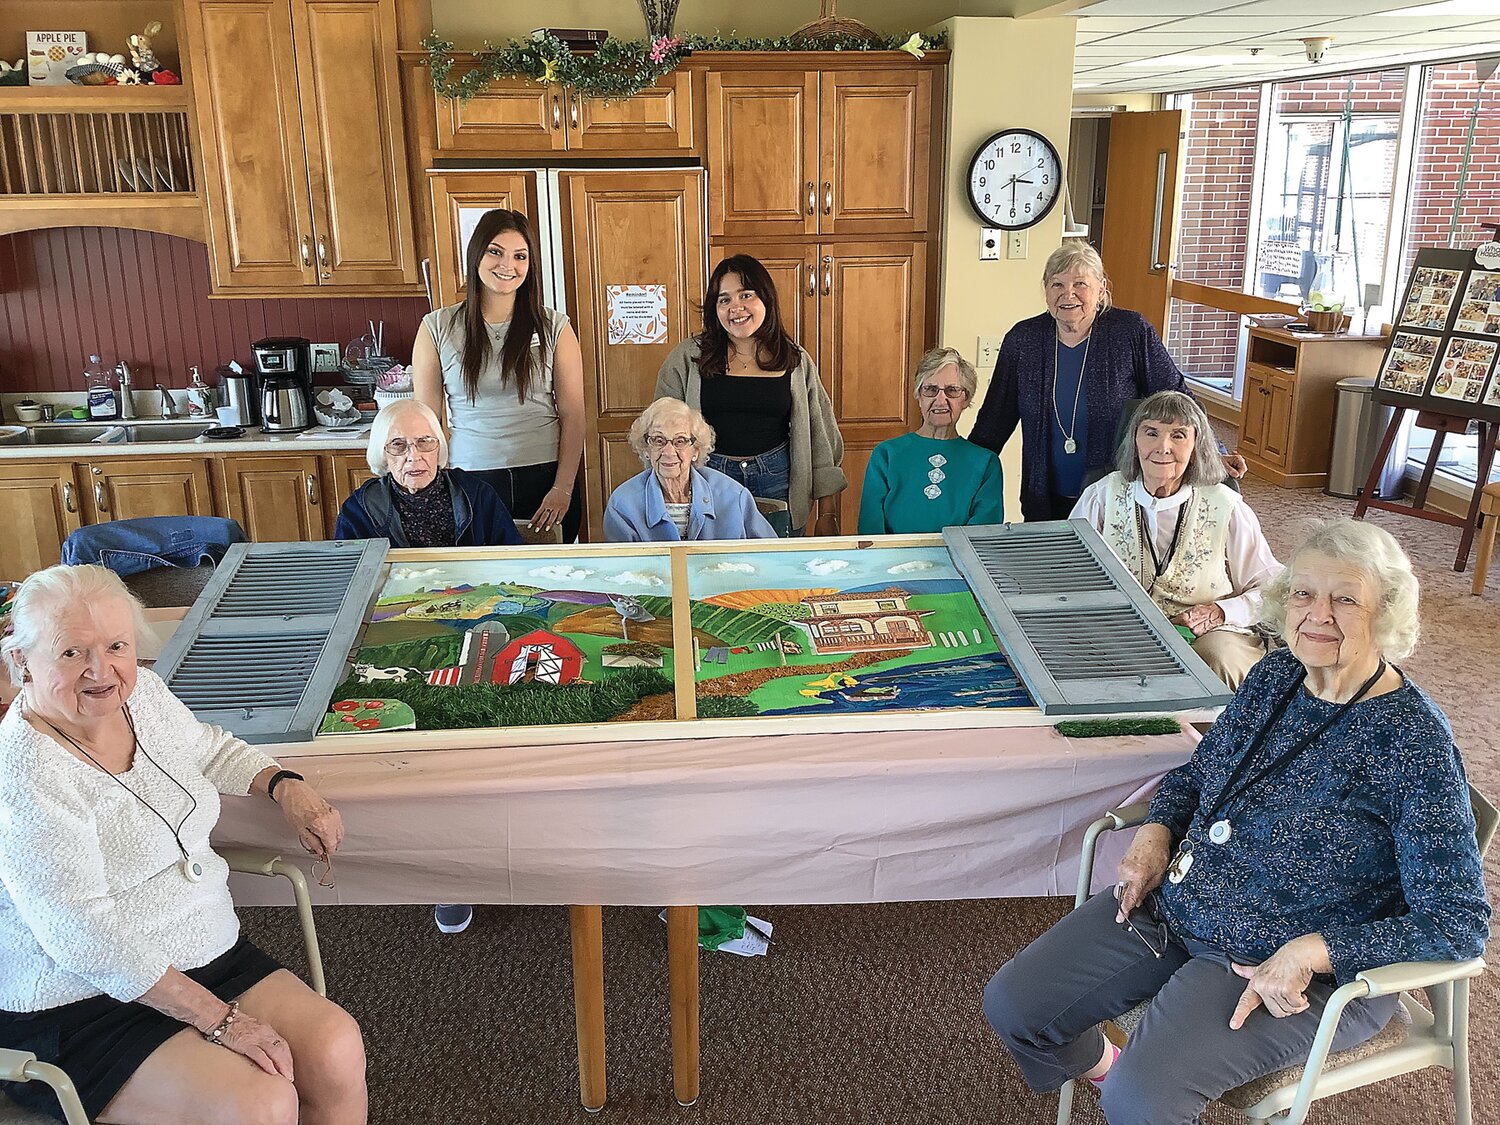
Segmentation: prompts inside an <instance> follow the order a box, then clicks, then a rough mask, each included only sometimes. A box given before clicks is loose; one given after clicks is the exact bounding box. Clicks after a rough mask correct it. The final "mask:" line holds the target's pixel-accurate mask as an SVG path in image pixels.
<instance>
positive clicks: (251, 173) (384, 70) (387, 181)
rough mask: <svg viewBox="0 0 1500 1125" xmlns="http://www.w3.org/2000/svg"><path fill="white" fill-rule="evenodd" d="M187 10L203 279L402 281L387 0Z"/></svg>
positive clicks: (264, 2) (229, 285)
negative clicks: (207, 271)
mask: <svg viewBox="0 0 1500 1125" xmlns="http://www.w3.org/2000/svg"><path fill="white" fill-rule="evenodd" d="M186 14H187V16H188V18H187V26H186V28H185V31H186V34H185V36H184V47H185V53H186V58H187V66H188V69H189V72H190V73H191V74H192V76H193V83H192V87H193V96H194V104H195V106H196V110H197V116H198V125H199V135H200V138H201V141H202V149H203V168H204V181H205V182H204V187H205V193H206V198H207V202H208V222H209V231H210V237H209V255H210V260H211V262H212V264H213V273H214V287H215V291H216V292H220V293H234V294H243V295H250V294H258V295H300V293H302V292H305V291H306V290H307V289H310V288H315V289H317V290H319V291H320V292H327V293H339V292H355V291H357V292H359V293H361V294H363V295H370V294H373V293H379V292H410V291H411V290H412V288H413V287H414V286H415V285H416V283H417V264H416V248H415V244H414V241H413V226H412V209H411V194H410V190H409V187H408V179H407V168H406V142H405V137H404V135H403V130H402V123H401V110H400V104H401V103H400V87H399V79H398V71H397V62H396V10H395V0H199V2H197V3H194V4H189V5H187V6H186ZM247 60H259V61H257V62H256V63H255V64H254V65H249V64H247Z"/></svg>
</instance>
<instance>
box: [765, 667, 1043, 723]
mask: <svg viewBox="0 0 1500 1125" xmlns="http://www.w3.org/2000/svg"><path fill="white" fill-rule="evenodd" d="M854 676H855V678H856V679H857V680H858V681H859V683H858V685H857V686H855V687H853V688H846V689H844V690H842V691H826V692H824V693H823V694H822V696H821V697H820V699H819V700H812V699H809V700H808V701H807V706H805V707H785V708H780V709H778V710H774V711H763V712H761V713H762V714H765V715H808V714H814V715H820V714H825V713H830V712H840V713H849V712H856V713H857V712H862V711H930V710H934V709H936V708H940V707H986V708H990V707H1031V706H1033V704H1032V701H1031V696H1030V695H1029V694H1027V691H1026V688H1025V687H1024V686H1023V685H1022V684H1021V681H1020V679H1019V678H1018V677H1017V676H1016V674H1015V672H1014V671H1012V670H1011V666H1010V661H1008V660H1006V659H1005V657H1004V656H1002V655H1001V654H1000V653H998V652H991V653H982V654H979V655H975V656H965V657H962V658H960V659H958V660H948V661H944V662H943V663H941V664H928V665H924V666H921V667H915V668H911V667H908V668H893V669H891V670H890V671H887V672H875V673H872V674H871V675H868V676H861V675H860V674H859V673H858V672H855V673H854ZM891 689H895V691H894V694H892V693H891Z"/></svg>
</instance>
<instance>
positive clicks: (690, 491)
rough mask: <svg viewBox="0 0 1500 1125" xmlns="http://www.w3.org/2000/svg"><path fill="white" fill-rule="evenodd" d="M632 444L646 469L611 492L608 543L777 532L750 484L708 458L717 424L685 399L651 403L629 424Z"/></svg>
mask: <svg viewBox="0 0 1500 1125" xmlns="http://www.w3.org/2000/svg"><path fill="white" fill-rule="evenodd" d="M630 448H631V449H633V450H635V452H636V455H637V456H639V457H640V459H641V462H642V463H643V464H644V465H645V466H646V468H645V471H644V472H640V473H637V474H636V475H635V476H633V477H631V478H630V479H629V480H628V481H626V482H625V483H624V484H622V485H620V487H619V488H617V489H615V490H614V492H613V493H612V494H611V495H610V498H609V503H608V504H607V505H606V506H605V508H604V538H605V540H606V541H607V542H610V543H653V542H654V543H663V542H666V543H671V542H676V541H678V540H682V539H774V538H776V532H775V531H774V530H773V529H772V528H771V525H770V524H769V523H767V522H766V518H765V517H764V516H762V515H761V514H760V512H759V510H758V509H757V508H756V506H755V497H753V496H751V495H750V490H749V489H747V488H746V487H745V486H744V485H742V484H740V483H739V481H736V480H733V479H731V478H730V477H727V476H725V475H724V474H723V473H721V472H719V471H718V470H717V469H710V468H709V467H708V466H707V465H706V464H704V462H706V461H707V460H708V455H709V454H710V453H712V452H713V451H714V431H713V427H712V426H710V425H709V424H708V423H707V422H705V421H704V420H703V415H702V414H700V413H698V411H696V410H694V409H693V408H692V407H691V406H689V405H688V404H687V403H685V402H682V401H681V400H679V399H675V398H659V399H657V400H656V401H655V402H653V403H652V404H651V405H650V406H648V407H646V409H645V410H643V411H641V415H640V417H639V418H637V419H636V420H635V421H634V422H633V423H631V426H630Z"/></svg>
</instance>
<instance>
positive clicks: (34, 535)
mask: <svg viewBox="0 0 1500 1125" xmlns="http://www.w3.org/2000/svg"><path fill="white" fill-rule="evenodd" d="M80 496H81V492H80V489H79V487H78V473H77V469H76V467H75V466H74V464H73V462H71V461H4V462H0V526H3V527H4V528H5V534H4V535H0V578H4V579H5V580H7V581H15V580H17V579H21V578H24V577H26V575H28V574H30V573H32V572H33V571H37V570H41V569H43V568H44V567H49V566H54V565H56V564H57V563H58V562H60V561H61V560H62V544H63V540H64V539H66V538H67V537H68V536H69V535H71V534H72V533H73V532H75V531H77V530H78V529H79V528H80V527H82V526H83V515H82V505H81V503H80Z"/></svg>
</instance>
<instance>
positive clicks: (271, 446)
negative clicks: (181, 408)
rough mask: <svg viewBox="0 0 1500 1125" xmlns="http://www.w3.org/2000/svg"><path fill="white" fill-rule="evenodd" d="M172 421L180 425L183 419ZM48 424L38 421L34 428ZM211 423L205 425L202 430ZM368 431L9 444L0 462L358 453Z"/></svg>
mask: <svg viewBox="0 0 1500 1125" xmlns="http://www.w3.org/2000/svg"><path fill="white" fill-rule="evenodd" d="M174 421H175V422H176V423H177V424H179V425H180V424H181V423H182V421H183V419H180V418H179V419H175V420H174ZM137 422H138V423H139V424H143V425H149V424H150V422H151V420H150V419H138V420H137ZM48 424H49V423H46V422H39V423H37V426H38V427H42V426H46V425H48ZM51 424H53V425H55V424H56V423H51ZM75 424H76V425H91V424H97V423H75ZM119 424H122V425H124V424H128V423H119ZM211 424H212V423H209V422H205V423H204V428H205V429H207V428H208V427H209V426H210V425H211ZM369 432H370V430H369V427H368V426H366V427H364V428H363V429H362V430H361V431H360V432H359V433H355V434H344V433H339V434H333V433H329V432H328V431H327V429H326V428H325V427H323V426H315V427H313V428H312V429H309V430H303V431H302V432H301V433H296V434H267V433H263V432H261V430H260V429H259V427H255V426H251V427H248V428H247V429H246V431H245V436H244V437H242V438H234V439H233V440H230V441H212V440H210V439H208V438H201V437H200V438H192V439H190V440H188V441H134V442H123V441H122V442H80V443H79V444H77V445H11V444H9V443H6V442H0V461H43V460H47V461H57V460H64V461H94V460H99V459H102V458H109V457H135V456H141V457H162V456H172V455H176V456H181V455H182V454H185V453H186V454H197V455H200V456H201V455H206V454H210V453H359V452H363V451H364V449H365V446H366V445H367V444H368V443H369Z"/></svg>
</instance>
